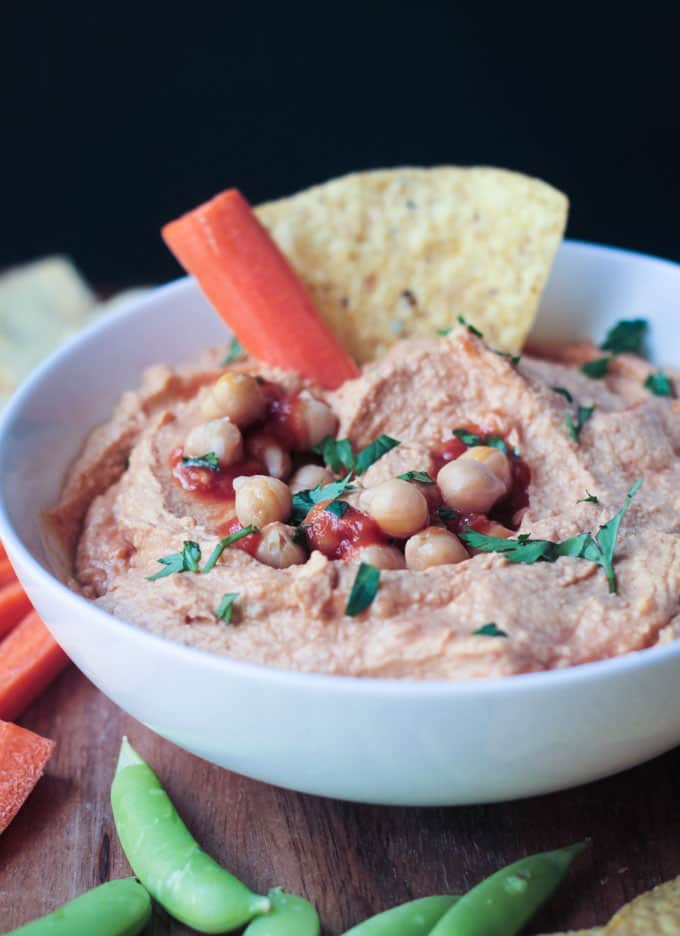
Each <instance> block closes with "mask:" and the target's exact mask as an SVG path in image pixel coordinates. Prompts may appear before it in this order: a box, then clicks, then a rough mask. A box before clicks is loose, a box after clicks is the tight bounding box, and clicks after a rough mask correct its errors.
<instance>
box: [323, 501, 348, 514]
mask: <svg viewBox="0 0 680 936" xmlns="http://www.w3.org/2000/svg"><path fill="white" fill-rule="evenodd" d="M326 510H327V511H328V513H332V514H333V515H334V516H336V517H344V516H345V514H346V513H347V511H348V510H349V504H348V503H347V501H338V500H336V501H331V502H330V504H326Z"/></svg>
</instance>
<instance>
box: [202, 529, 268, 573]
mask: <svg viewBox="0 0 680 936" xmlns="http://www.w3.org/2000/svg"><path fill="white" fill-rule="evenodd" d="M259 532H260V531H259V530H258V528H257V527H256V526H247V527H243V529H242V530H237V531H236V532H235V533H232V534H231V536H227V537H225V539H222V540H220V541H219V543H218V544H217V546H215V548H214V549H213V551H212V552H211V553H210V556H209V557H208V561H207V562H206V564H205V565H204V566H203V568H202V569H201V571H202V572H210V570H211V569H214V568H215V565H216V564H217V560H218V559H219V558H220V556H221V555H222V553H223V552H224V550H225V549H228V548H229V546H231V545H232V543H236V542H238V540H240V539H243V537H244V536H250V534H251V533H259Z"/></svg>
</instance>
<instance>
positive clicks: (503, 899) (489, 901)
mask: <svg viewBox="0 0 680 936" xmlns="http://www.w3.org/2000/svg"><path fill="white" fill-rule="evenodd" d="M587 844H588V843H587V842H579V843H578V844H576V845H569V846H568V847H567V848H560V849H558V850H557V851H551V852H542V853H540V854H538V855H530V856H529V857H527V858H522V859H521V860H520V861H516V862H515V863H514V864H511V865H508V866H507V868H502V869H501V870H500V871H497V872H496V873H495V874H492V875H491V876H490V877H488V878H486V879H485V880H483V881H482V882H481V883H480V884H478V885H477V886H476V887H473V888H472V890H469V891H468V892H467V894H465V895H464V896H463V897H461V898H460V900H459V901H457V902H456V903H455V904H454V906H453V907H451V909H450V910H449V911H448V912H447V913H446V914H445V915H444V916H443V917H442V918H441V920H440V921H439V923H437V925H436V926H435V927H434V929H433V930H432V931H431V933H430V936H514V934H515V933H518V932H519V931H520V930H521V929H522V927H523V926H524V924H525V923H526V922H527V921H528V920H529V919H530V918H531V917H532V916H533V915H534V913H535V912H536V911H537V910H538V908H539V907H540V906H541V904H542V903H543V902H544V901H546V900H547V899H548V897H549V896H550V895H551V894H552V892H553V891H554V890H555V888H556V887H557V885H558V884H559V883H560V881H561V880H562V878H563V877H564V875H565V874H566V873H567V871H568V870H569V865H570V864H571V863H572V861H573V860H574V858H575V857H576V855H578V854H579V853H580V852H582V851H583V849H584V848H586V847H587Z"/></svg>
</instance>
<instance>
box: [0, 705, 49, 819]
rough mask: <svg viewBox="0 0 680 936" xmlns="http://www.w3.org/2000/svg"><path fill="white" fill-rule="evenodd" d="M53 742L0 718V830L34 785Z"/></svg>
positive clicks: (11, 817)
mask: <svg viewBox="0 0 680 936" xmlns="http://www.w3.org/2000/svg"><path fill="white" fill-rule="evenodd" d="M53 750H54V741H50V740H48V739H47V738H41V737H40V735H37V734H34V733H33V732H32V731H28V730H27V729H26V728H19V726H18V725H12V724H11V723H10V722H3V721H0V832H4V831H5V829H6V828H7V826H8V825H9V824H10V822H11V821H12V819H14V817H15V816H16V814H17V813H18V812H19V810H20V809H21V807H22V806H23V804H24V802H25V800H26V798H27V797H28V795H29V793H30V792H31V790H32V789H33V787H34V786H35V785H36V783H37V782H38V780H39V779H40V777H41V776H42V772H43V770H44V768H45V764H46V763H47V761H48V760H49V758H50V755H51V754H52V751H53Z"/></svg>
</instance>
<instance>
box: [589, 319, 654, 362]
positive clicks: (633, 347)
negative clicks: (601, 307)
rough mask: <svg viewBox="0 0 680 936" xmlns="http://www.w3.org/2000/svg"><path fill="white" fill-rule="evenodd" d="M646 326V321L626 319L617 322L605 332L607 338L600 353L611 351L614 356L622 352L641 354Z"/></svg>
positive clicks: (601, 346)
mask: <svg viewBox="0 0 680 936" xmlns="http://www.w3.org/2000/svg"><path fill="white" fill-rule="evenodd" d="M648 324H649V323H648V322H647V320H646V319H627V320H623V321H620V322H617V323H616V325H614V327H613V328H610V329H609V331H608V332H607V337H606V338H605V340H604V341H603V342H602V344H601V345H600V348H601V349H602V351H613V352H614V354H622V353H623V352H629V353H631V354H642V353H643V344H644V340H645V337H646V335H647V327H648Z"/></svg>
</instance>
